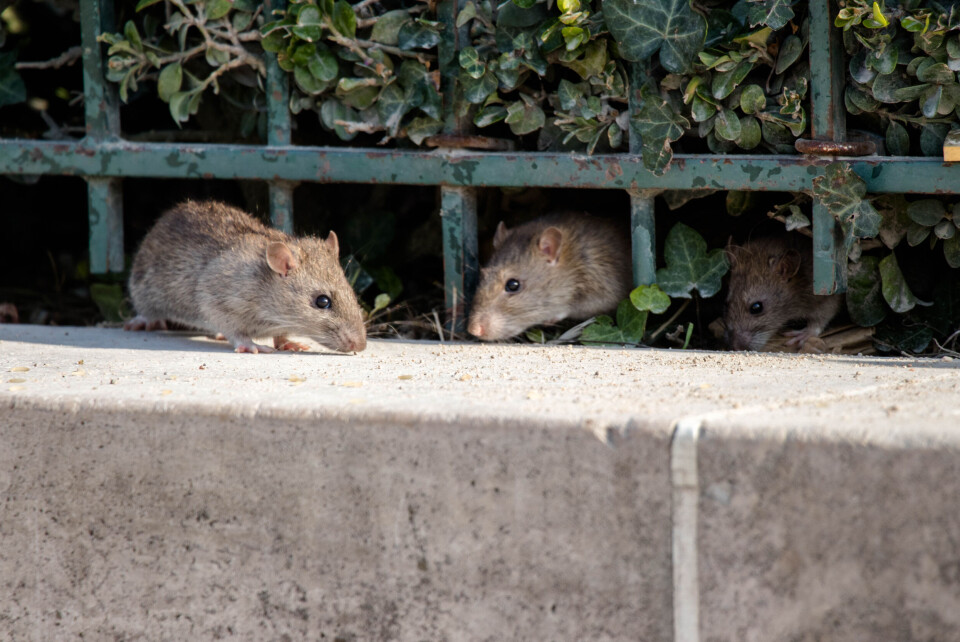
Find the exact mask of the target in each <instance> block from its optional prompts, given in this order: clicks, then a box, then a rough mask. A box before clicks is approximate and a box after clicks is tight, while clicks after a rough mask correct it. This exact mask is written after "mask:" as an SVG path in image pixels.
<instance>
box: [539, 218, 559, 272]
mask: <svg viewBox="0 0 960 642" xmlns="http://www.w3.org/2000/svg"><path fill="white" fill-rule="evenodd" d="M562 240H563V232H561V231H560V230H558V229H557V228H555V227H548V228H547V229H545V230H544V231H543V233H542V234H540V240H539V241H538V244H539V246H540V251H541V252H542V253H543V255H544V256H545V257H547V262H548V263H550V264H551V265H555V264H556V263H557V258H558V257H559V256H560V242H561V241H562Z"/></svg>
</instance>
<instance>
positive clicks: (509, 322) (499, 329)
mask: <svg viewBox="0 0 960 642" xmlns="http://www.w3.org/2000/svg"><path fill="white" fill-rule="evenodd" d="M493 247H494V252H493V256H491V257H490V261H489V262H488V263H487V265H486V266H484V267H483V269H481V270H480V284H479V285H478V286H477V292H476V294H475V295H474V297H473V303H472V304H471V306H470V319H469V322H468V324H467V331H468V332H469V333H470V334H472V335H474V336H475V337H478V338H480V339H482V340H484V341H497V340H500V339H508V338H510V337H513V336H516V335H518V334H520V333H521V332H523V331H524V330H525V329H527V328H529V327H530V326H533V325H538V324H541V323H555V322H557V321H560V320H562V319H587V318H589V317H592V316H594V315H597V314H603V313H607V312H612V311H613V310H615V309H616V308H617V304H618V303H619V302H620V300H621V299H623V298H625V297H626V296H628V295H629V293H630V289H631V285H632V274H631V272H632V263H631V260H630V244H629V239H628V235H627V231H626V230H625V229H620V227H618V226H617V225H616V224H614V223H612V222H611V221H607V220H604V219H597V218H593V217H591V216H588V215H586V214H582V213H579V212H564V213H558V214H550V215H547V216H544V217H541V218H538V219H536V220H533V221H531V222H529V223H524V224H523V225H519V226H517V227H515V228H513V229H512V230H511V229H507V227H506V225H504V224H503V222H502V221H501V222H500V224H499V225H498V226H497V231H496V233H495V234H494V237H493Z"/></svg>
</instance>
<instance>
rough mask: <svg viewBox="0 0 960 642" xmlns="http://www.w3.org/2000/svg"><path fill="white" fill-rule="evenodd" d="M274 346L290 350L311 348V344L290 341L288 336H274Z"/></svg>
mask: <svg viewBox="0 0 960 642" xmlns="http://www.w3.org/2000/svg"><path fill="white" fill-rule="evenodd" d="M273 347H274V348H276V349H277V350H281V351H288V352H307V351H308V350H310V346H308V345H307V344H306V343H300V342H298V341H290V340H289V339H287V338H286V337H274V338H273Z"/></svg>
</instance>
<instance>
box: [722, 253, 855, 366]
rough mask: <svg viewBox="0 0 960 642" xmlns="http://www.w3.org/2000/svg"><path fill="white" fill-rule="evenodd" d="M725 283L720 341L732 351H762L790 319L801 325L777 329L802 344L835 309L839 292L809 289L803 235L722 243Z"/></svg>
mask: <svg viewBox="0 0 960 642" xmlns="http://www.w3.org/2000/svg"><path fill="white" fill-rule="evenodd" d="M727 256H728V258H729V259H730V285H729V288H728V292H727V301H726V304H725V306H724V311H723V322H724V325H725V326H726V331H725V332H724V341H725V342H726V344H727V346H729V347H730V348H731V349H732V350H762V349H763V346H764V345H765V344H766V343H767V341H768V340H770V338H771V337H773V336H774V335H775V334H777V333H778V332H780V331H782V330H783V329H784V328H786V327H787V324H788V323H789V322H791V321H805V322H806V324H807V325H806V327H805V328H803V329H802V330H790V331H787V332H784V333H783V334H785V335H787V336H789V337H791V338H790V340H789V341H787V345H796V346H797V347H798V348H802V347H803V344H804V342H805V341H806V340H807V339H810V338H812V337H818V336H820V333H821V332H822V331H823V329H824V328H825V327H826V326H827V324H828V323H830V321H831V320H832V319H833V317H834V316H836V314H837V312H838V311H839V310H840V303H841V301H842V295H839V294H833V295H829V296H817V295H815V294H814V293H813V251H812V247H811V243H810V242H809V240H807V239H806V238H803V239H800V238H797V239H793V240H787V239H786V238H782V237H776V238H761V239H756V240H753V241H748V242H747V243H745V244H744V245H741V246H735V245H728V246H727Z"/></svg>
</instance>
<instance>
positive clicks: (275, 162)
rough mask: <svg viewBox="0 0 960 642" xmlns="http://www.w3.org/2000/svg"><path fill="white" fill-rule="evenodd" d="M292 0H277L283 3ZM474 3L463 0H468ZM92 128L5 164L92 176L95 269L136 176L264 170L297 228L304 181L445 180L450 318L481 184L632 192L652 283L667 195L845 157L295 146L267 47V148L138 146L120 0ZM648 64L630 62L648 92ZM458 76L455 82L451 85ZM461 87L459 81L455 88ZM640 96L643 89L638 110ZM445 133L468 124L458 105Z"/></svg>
mask: <svg viewBox="0 0 960 642" xmlns="http://www.w3.org/2000/svg"><path fill="white" fill-rule="evenodd" d="M284 1H285V0H270V1H269V2H268V8H270V9H274V8H282V5H283V2H284ZM457 1H458V0H447V1H446V2H444V3H443V4H441V6H440V13H441V18H440V19H441V20H442V21H443V22H444V24H445V25H447V33H446V34H445V38H444V41H443V43H441V45H440V47H441V49H440V59H441V61H443V60H451V59H454V58H455V56H454V55H453V53H454V52H455V51H456V50H457V49H459V43H460V42H461V41H465V34H458V33H456V30H455V29H454V28H453V27H452V25H453V24H454V23H455V15H456V2H457ZM459 1H461V2H462V0H459ZM80 6H81V23H82V24H81V27H82V45H83V76H84V98H85V109H86V125H87V132H86V136H85V137H84V138H83V139H82V140H80V141H52V142H51V141H43V142H41V141H35V140H0V173H3V174H59V175H72V176H81V177H83V178H84V179H86V181H87V185H88V199H89V225H90V264H91V269H92V271H93V272H97V273H103V272H108V271H114V272H118V271H122V270H123V216H122V213H123V210H122V202H121V196H120V194H121V192H120V184H121V183H120V182H121V180H122V179H123V178H124V177H132V176H137V177H151V178H198V179H210V178H219V179H255V180H264V181H267V182H268V184H269V188H270V211H271V220H272V222H273V224H274V225H276V226H277V227H279V228H281V229H284V230H286V231H292V229H293V212H292V204H293V198H292V196H293V189H294V187H295V185H296V184H297V183H298V182H302V181H312V182H344V183H390V184H409V185H437V186H439V188H440V190H441V193H442V194H441V211H440V215H441V217H442V223H443V256H444V285H445V290H446V303H447V308H448V314H450V315H451V316H452V317H454V318H456V319H458V321H459V322H460V323H462V320H463V319H464V318H465V314H466V311H467V310H466V305H465V302H466V301H469V297H470V296H471V294H472V292H473V289H474V287H475V285H476V278H477V220H476V191H475V188H476V187H479V186H539V187H575V188H591V189H623V190H627V191H628V192H629V194H630V198H631V224H632V241H633V264H634V277H635V281H636V282H637V284H645V283H652V282H653V281H654V274H655V269H656V264H655V251H654V249H655V248H654V225H655V212H654V196H655V195H656V194H657V193H658V192H659V191H660V190H665V189H722V190H772V191H794V192H806V193H810V194H812V184H813V179H814V178H816V177H817V176H820V175H822V173H823V171H824V170H823V168H824V166H826V165H827V164H829V163H831V162H833V161H834V160H835V157H833V156H811V155H684V154H677V155H675V156H674V159H673V163H672V165H671V167H670V169H669V170H667V172H666V174H665V175H664V176H662V177H657V176H654V175H653V174H652V173H650V172H649V171H647V170H646V169H645V168H644V167H643V165H642V163H641V161H640V156H639V153H640V149H641V145H642V141H641V140H640V139H639V137H638V136H636V135H631V138H630V153H629V154H607V155H594V156H587V155H584V154H569V153H563V154H558V153H504V152H467V151H462V150H450V149H447V150H444V149H438V150H435V151H406V150H397V151H389V150H384V149H381V148H378V149H359V148H347V147H308V146H293V145H291V138H290V112H289V109H288V96H289V93H288V92H289V89H288V78H287V74H286V73H285V72H283V71H282V70H281V69H280V68H279V67H278V65H277V64H276V58H275V57H274V56H273V55H269V54H267V57H268V58H269V60H268V65H267V84H266V87H267V104H268V110H269V111H268V139H267V144H266V145H262V146H258V145H216V144H200V143H197V144H170V143H134V142H130V141H125V140H123V138H122V137H121V129H120V122H119V121H120V118H119V106H118V102H117V99H116V95H115V91H114V88H113V86H112V85H110V84H109V83H107V81H106V79H105V77H104V71H103V70H104V60H103V54H102V49H101V45H100V44H99V43H98V42H97V36H98V35H99V34H100V33H102V32H104V31H110V30H112V29H113V27H114V24H113V19H112V4H111V0H80ZM834 9H835V7H834V6H831V1H830V0H810V11H809V14H810V52H809V55H810V63H811V69H813V70H817V72H816V74H815V75H813V77H812V78H811V112H812V114H811V115H812V117H811V134H812V137H813V138H814V139H815V140H821V141H835V142H842V141H844V140H845V137H846V128H845V124H844V111H843V110H844V107H843V87H844V85H845V77H844V74H845V70H844V68H845V61H844V57H843V50H842V46H841V40H840V32H839V30H837V29H835V28H833V27H832V25H831V22H832V21H831V16H832V15H833V10H834ZM643 73H644V70H643V69H642V67H641V66H639V65H637V66H634V68H633V69H632V70H631V75H632V80H633V81H634V82H633V86H634V87H639V84H640V83H639V82H637V81H638V80H639V79H640V78H642V77H643ZM451 82H452V81H451ZM445 89H446V90H447V91H446V92H445V95H447V96H450V95H452V86H449V85H448V86H447V87H445ZM636 105H637V96H636V95H633V94H632V95H631V97H630V107H631V109H635V108H636ZM446 133H448V134H453V135H464V134H467V133H469V130H468V124H466V123H463V122H457V121H456V119H454V118H453V116H452V112H451V110H450V108H449V105H448V106H447V117H446ZM847 160H849V162H850V163H851V166H852V167H853V170H854V171H855V172H856V173H857V174H858V175H859V176H860V177H861V178H862V179H863V180H864V181H865V182H866V184H867V189H868V190H869V191H870V192H874V193H877V192H894V193H927V194H932V193H941V194H956V193H960V169H955V168H954V167H952V165H951V164H950V163H944V162H943V161H942V160H940V159H938V158H914V157H888V156H870V157H861V158H850V159H847ZM812 225H813V236H814V287H815V290H816V291H817V292H818V293H820V294H829V293H833V292H838V291H843V290H845V289H846V256H845V255H844V253H843V248H842V246H841V244H840V243H839V242H838V238H837V230H836V224H835V222H834V220H833V218H832V217H831V216H830V214H829V212H827V210H826V208H825V207H824V206H823V205H822V204H821V203H820V202H819V201H818V200H817V199H816V198H814V205H813V220H812Z"/></svg>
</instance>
